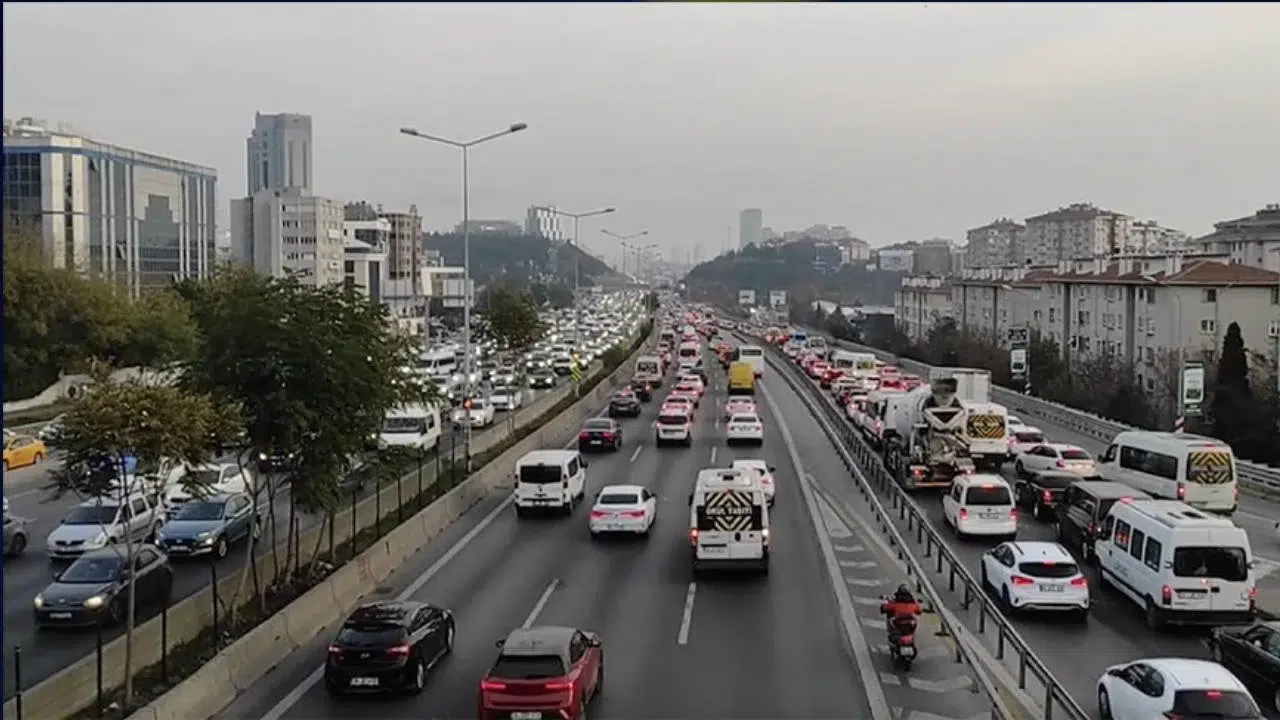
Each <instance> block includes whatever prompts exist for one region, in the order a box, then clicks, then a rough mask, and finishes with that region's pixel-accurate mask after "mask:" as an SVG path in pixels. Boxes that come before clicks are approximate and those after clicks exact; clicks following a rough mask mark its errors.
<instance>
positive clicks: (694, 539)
mask: <svg viewBox="0 0 1280 720" xmlns="http://www.w3.org/2000/svg"><path fill="white" fill-rule="evenodd" d="M689 543H690V544H692V545H697V544H698V528H693V529H691V530H690V531H689Z"/></svg>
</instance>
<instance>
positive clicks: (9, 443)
mask: <svg viewBox="0 0 1280 720" xmlns="http://www.w3.org/2000/svg"><path fill="white" fill-rule="evenodd" d="M48 454H49V449H48V448H47V447H45V444H44V441H42V440H40V439H39V438H34V437H31V436H30V435H22V434H20V433H14V434H12V435H8V434H6V435H5V438H4V469H5V470H15V469H17V468H22V467H27V466H28V465H35V464H37V463H39V462H40V461H41V460H44V458H45V456H46V455H48Z"/></svg>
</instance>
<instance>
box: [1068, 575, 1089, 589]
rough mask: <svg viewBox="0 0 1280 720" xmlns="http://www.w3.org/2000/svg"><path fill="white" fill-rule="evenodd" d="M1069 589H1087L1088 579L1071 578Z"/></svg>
mask: <svg viewBox="0 0 1280 720" xmlns="http://www.w3.org/2000/svg"><path fill="white" fill-rule="evenodd" d="M1071 587H1089V579H1088V578H1084V577H1078V578H1073V579H1072V580H1071Z"/></svg>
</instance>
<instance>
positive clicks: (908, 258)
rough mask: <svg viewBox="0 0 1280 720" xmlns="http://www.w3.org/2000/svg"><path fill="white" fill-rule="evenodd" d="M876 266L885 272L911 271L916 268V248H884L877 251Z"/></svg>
mask: <svg viewBox="0 0 1280 720" xmlns="http://www.w3.org/2000/svg"><path fill="white" fill-rule="evenodd" d="M875 257H876V266H877V267H878V268H879V269H881V270H883V271H885V272H905V273H909V272H912V270H913V269H914V268H915V261H916V254H915V251H914V250H891V249H884V250H879V251H877V252H876V256H875Z"/></svg>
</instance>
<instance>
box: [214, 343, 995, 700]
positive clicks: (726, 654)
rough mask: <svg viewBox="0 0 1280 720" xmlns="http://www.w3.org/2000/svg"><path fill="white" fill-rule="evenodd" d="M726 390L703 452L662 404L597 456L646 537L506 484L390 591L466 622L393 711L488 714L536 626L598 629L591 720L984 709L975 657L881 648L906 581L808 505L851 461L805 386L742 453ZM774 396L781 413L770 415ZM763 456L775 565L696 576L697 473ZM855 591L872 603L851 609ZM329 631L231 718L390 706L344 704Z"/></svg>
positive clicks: (599, 472)
mask: <svg viewBox="0 0 1280 720" xmlns="http://www.w3.org/2000/svg"><path fill="white" fill-rule="evenodd" d="M766 383H767V381H766ZM711 385H712V389H710V390H709V391H708V394H707V396H706V397H705V398H704V399H703V401H702V407H701V409H700V410H699V412H698V416H697V424H696V427H695V430H694V442H693V446H692V447H690V448H679V447H676V448H662V449H658V448H656V447H654V445H653V436H652V433H653V430H652V425H653V422H654V419H655V416H656V409H657V408H656V405H657V403H656V402H654V403H650V404H649V405H647V406H646V408H645V412H644V415H643V416H642V417H640V418H637V419H628V420H623V421H622V423H623V427H624V442H625V445H624V447H623V448H622V450H621V451H620V452H617V453H612V454H608V455H593V456H590V458H589V462H590V466H589V468H588V471H587V472H588V497H589V498H590V497H594V495H595V494H596V492H598V491H599V490H600V489H601V488H602V487H603V486H604V485H606V484H609V483H638V484H643V485H645V486H647V487H649V488H650V489H651V490H652V491H653V492H654V493H655V494H656V495H657V496H658V498H659V505H658V508H659V509H658V521H657V524H656V525H655V527H654V529H653V532H652V536H651V537H649V538H648V539H647V540H634V541H625V540H620V541H608V542H593V541H592V540H591V539H590V537H589V535H588V533H587V517H586V515H587V511H588V507H585V506H584V507H581V508H579V509H578V511H577V512H576V513H575V515H574V516H573V517H571V518H547V519H536V520H522V521H517V520H516V518H515V514H514V511H513V510H512V509H511V507H510V496H509V495H508V494H506V493H495V496H494V497H491V498H489V499H487V500H486V501H485V502H482V503H481V504H480V505H479V506H478V507H477V508H475V509H473V510H472V512H471V513H469V514H468V515H467V516H465V517H464V518H462V519H461V520H459V521H458V522H457V523H455V524H454V526H453V527H451V528H450V529H449V530H448V531H446V532H445V533H444V534H443V535H442V536H441V537H440V538H439V539H438V540H437V541H436V542H434V543H432V544H431V545H430V546H429V547H427V548H425V549H424V550H423V551H421V552H420V553H419V554H418V556H416V557H415V558H413V559H412V560H411V561H410V562H408V563H406V564H405V567H404V570H403V571H402V573H401V576H400V577H397V578H395V579H394V582H390V583H386V584H385V587H383V588H380V589H379V590H380V591H385V596H387V597H407V598H412V599H416V600H421V601H425V602H430V603H434V604H437V605H440V606H443V607H446V608H450V609H452V610H453V611H454V612H455V613H456V619H457V623H458V632H457V641H456V646H455V651H454V654H453V655H452V656H450V657H449V658H448V659H447V660H445V661H444V662H443V663H442V665H441V666H440V667H438V668H437V669H436V670H435V673H434V675H433V677H432V678H430V680H429V682H428V688H427V690H426V692H424V693H423V694H422V695H421V696H419V697H417V698H408V699H403V700H396V701H395V703H396V704H395V705H394V706H393V707H394V708H395V709H394V711H392V712H393V713H394V714H395V715H397V716H401V715H403V716H406V717H407V716H420V717H435V718H466V717H474V716H475V713H476V693H477V684H478V682H479V680H480V678H481V677H482V676H483V674H484V673H485V671H486V670H487V669H488V667H489V666H490V664H491V663H492V662H493V660H494V655H495V652H496V651H495V649H494V641H495V640H497V639H500V638H502V637H505V635H506V634H507V633H508V632H509V631H510V630H511V629H512V628H514V627H518V626H520V625H522V624H529V623H537V624H563V625H570V626H576V627H581V628H583V629H587V630H591V631H595V632H598V633H600V635H601V637H602V639H603V642H604V653H605V668H606V678H607V680H606V686H607V687H606V690H605V691H604V693H603V695H602V696H601V697H600V698H599V704H598V705H596V706H594V707H592V708H591V713H592V714H594V715H600V716H603V717H653V718H663V717H666V718H675V717H738V718H781V717H787V718H850V717H859V718H872V717H875V718H888V717H890V715H889V714H888V710H887V708H888V707H892V708H894V712H893V715H892V717H916V718H924V717H931V718H938V719H942V718H971V717H974V716H977V715H978V714H979V713H980V711H981V710H982V707H983V703H982V699H981V697H980V696H977V695H974V694H973V693H971V692H970V691H969V690H968V687H969V681H968V678H967V677H957V673H958V672H959V671H957V670H956V668H957V667H959V666H956V665H955V664H954V663H952V662H951V661H950V659H949V658H948V657H946V655H947V653H946V650H945V649H939V648H931V652H929V653H926V654H925V655H927V656H929V657H925V656H922V659H921V660H920V662H919V664H918V665H917V666H916V668H915V669H914V670H913V671H912V672H913V675H915V676H917V677H918V678H919V681H918V682H917V683H916V685H918V686H919V687H916V686H913V684H912V682H910V681H909V680H900V678H898V677H896V676H893V673H891V672H889V666H888V661H887V656H884V655H878V654H873V650H882V649H883V648H882V645H883V635H882V633H883V632H884V630H883V625H882V624H880V625H879V629H876V627H875V626H876V625H877V623H881V621H880V620H879V619H878V618H877V617H876V610H877V608H876V606H877V605H878V600H877V599H876V597H875V596H876V595H878V594H879V593H882V592H888V591H890V590H892V587H893V586H894V585H896V584H897V582H898V581H899V580H898V577H899V575H898V574H897V570H896V569H893V568H889V567H888V565H889V563H888V562H887V561H885V560H883V558H880V557H878V556H877V555H875V554H868V553H867V552H865V549H864V548H863V547H862V546H861V545H859V544H858V543H857V542H856V541H855V538H856V534H855V533H856V531H851V529H850V528H849V527H847V526H845V525H843V524H842V523H841V521H840V519H839V518H838V517H836V516H837V515H839V512H838V511H837V510H836V509H834V508H832V507H825V506H824V507H823V509H822V510H820V512H819V513H817V514H814V513H811V512H810V511H809V509H808V508H809V507H811V506H812V507H819V506H820V505H821V504H822V498H821V497H820V496H818V495H817V493H806V492H805V487H808V485H806V483H808V480H807V479H805V480H802V478H805V477H806V476H809V475H813V476H826V475H830V474H832V473H833V472H835V471H836V469H837V468H839V467H840V465H839V462H838V461H837V460H836V458H835V456H834V455H833V453H832V450H831V448H830V446H829V445H827V446H825V447H824V446H822V445H821V444H820V442H817V441H816V439H817V438H820V431H819V429H818V427H817V426H816V424H814V422H813V420H812V418H810V417H808V416H807V414H805V413H804V412H803V410H802V409H800V410H797V407H798V403H799V400H798V399H797V398H795V397H794V396H792V397H791V402H789V403H784V402H783V400H785V398H782V397H781V396H785V395H786V394H788V393H790V390H789V389H788V388H787V387H786V386H785V385H783V384H782V383H781V382H776V383H767V387H768V390H769V392H768V393H764V392H758V393H757V401H758V402H759V404H760V406H761V410H762V414H763V417H764V422H765V425H766V440H765V444H764V446H763V447H761V448H729V447H728V446H727V445H726V444H725V442H724V437H723V430H722V428H721V427H720V420H719V415H720V413H719V411H718V409H717V406H718V404H719V403H720V402H721V401H722V400H723V396H722V392H723V387H724V379H723V375H722V374H720V372H719V369H718V368H715V369H714V370H713V372H712V381H711ZM775 396H778V397H779V398H780V400H779V405H780V406H781V407H783V408H784V414H783V415H782V416H780V415H779V414H777V413H774V412H773V411H772V409H771V403H770V402H769V398H772V397H775ZM801 443H803V444H801ZM748 457H762V458H764V459H766V460H768V461H769V462H770V463H771V464H772V465H774V466H776V468H777V473H776V478H777V487H778V491H777V492H778V500H777V504H776V506H775V508H774V511H773V512H772V528H771V541H772V563H771V565H772V567H771V571H770V574H769V576H768V577H743V578H733V577H723V578H704V579H700V580H699V581H698V582H697V583H696V584H695V583H694V581H693V577H692V572H691V568H690V550H689V545H688V539H687V533H688V513H689V510H688V494H689V491H690V490H691V488H692V481H693V479H694V477H695V476H696V473H697V472H698V470H700V469H702V468H704V467H709V466H725V465H727V464H729V463H730V462H731V461H732V460H733V459H734V458H748ZM815 498H816V499H817V500H818V503H815V504H812V505H811V502H810V501H813V500H815ZM588 504H589V503H588ZM868 544H869V543H868ZM828 551H834V552H836V553H839V554H840V557H839V564H838V565H837V563H836V562H835V561H834V560H833V561H832V562H826V561H825V560H824V558H831V557H832V556H830V555H829V554H828ZM833 581H838V582H839V587H837V585H836V584H835V582H833ZM851 590H854V591H856V592H859V593H861V595H862V596H864V597H858V598H856V599H854V601H853V602H850V594H851V593H850V591H851ZM381 594H383V593H381V592H380V593H379V595H381ZM866 596H871V597H866ZM855 605H856V607H854V606H855ZM842 618H847V619H849V621H848V622H844V621H842ZM331 637H332V636H331V635H329V634H325V635H323V636H322V637H319V638H317V639H316V641H315V642H314V643H313V645H312V647H310V648H309V649H307V650H306V651H300V652H298V653H295V655H294V656H293V657H292V658H290V660H288V661H287V662H285V663H283V664H282V665H281V666H279V667H277V668H276V669H275V670H274V671H272V672H271V673H270V674H268V675H267V676H266V677H264V678H263V679H262V680H261V681H260V682H259V683H258V684H257V685H256V686H254V687H253V688H251V689H250V690H249V691H248V692H246V693H245V694H244V695H242V696H241V697H240V698H239V699H238V700H237V701H236V702H235V703H234V704H233V705H231V706H230V707H228V708H227V709H226V710H225V711H224V712H223V713H222V714H221V715H220V717H223V718H228V719H230V718H244V717H254V718H264V720H280V719H281V718H315V717H351V718H355V717H366V716H368V714H369V713H370V712H386V709H385V708H386V707H387V706H386V705H377V706H374V707H377V708H378V709H374V710H371V709H370V708H371V706H370V705H369V704H366V703H364V702H358V701H355V700H341V701H334V700H332V699H331V698H330V697H328V695H327V693H326V692H325V690H324V688H323V683H321V682H319V681H320V678H321V668H322V665H323V662H324V659H325V655H326V650H325V649H326V646H327V644H328V642H329V640H330V639H331ZM857 659H861V662H859V661H858V660H857ZM882 675H890V676H893V677H890V678H889V679H888V680H882ZM867 678H870V683H868V682H866V679H867ZM929 678H936V679H929ZM873 708H879V709H880V710H879V711H876V712H873ZM912 712H914V713H915V714H912ZM922 713H930V714H927V715H926V714H922Z"/></svg>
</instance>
